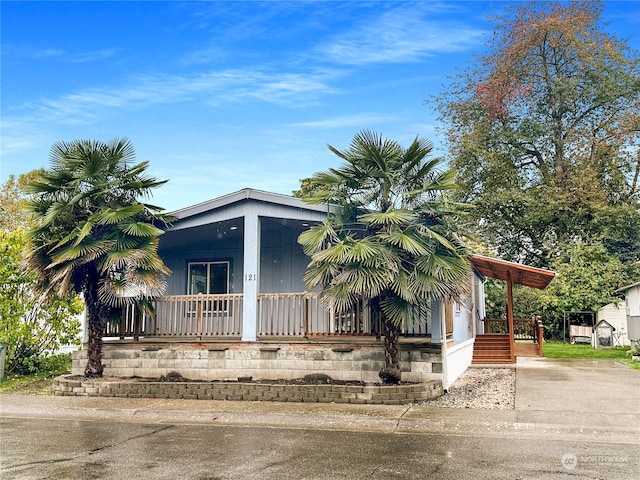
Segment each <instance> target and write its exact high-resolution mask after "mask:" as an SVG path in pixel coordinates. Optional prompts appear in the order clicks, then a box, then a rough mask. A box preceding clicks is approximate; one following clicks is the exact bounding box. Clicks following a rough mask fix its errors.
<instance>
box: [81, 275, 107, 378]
mask: <svg viewBox="0 0 640 480" xmlns="http://www.w3.org/2000/svg"><path fill="white" fill-rule="evenodd" d="M88 276H89V277H91V275H90V274H89V275H88ZM94 279H95V281H92V280H93V279H92V278H88V279H87V283H86V288H85V289H84V290H85V291H84V301H85V306H86V308H87V327H88V331H89V338H88V342H87V366H86V367H85V369H84V376H85V377H89V378H91V377H101V376H102V372H103V371H104V365H102V334H103V333H104V321H103V319H102V308H101V306H100V300H99V298H98V282H97V275H96V277H94Z"/></svg>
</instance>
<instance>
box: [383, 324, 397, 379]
mask: <svg viewBox="0 0 640 480" xmlns="http://www.w3.org/2000/svg"><path fill="white" fill-rule="evenodd" d="M399 333H400V331H399V328H398V326H397V325H395V324H394V323H392V322H390V321H389V320H387V319H386V318H385V319H384V367H383V368H382V370H380V373H379V374H378V375H379V376H380V378H381V379H382V382H383V383H385V384H390V385H394V384H397V383H400V350H399V348H398V337H399Z"/></svg>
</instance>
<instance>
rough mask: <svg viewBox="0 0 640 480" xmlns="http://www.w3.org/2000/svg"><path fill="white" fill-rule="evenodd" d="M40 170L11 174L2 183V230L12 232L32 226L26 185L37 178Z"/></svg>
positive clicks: (0, 188) (0, 190)
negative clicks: (27, 206) (25, 191)
mask: <svg viewBox="0 0 640 480" xmlns="http://www.w3.org/2000/svg"><path fill="white" fill-rule="evenodd" d="M39 172H40V171H39V170H33V171H32V172H29V173H25V174H22V175H20V176H19V177H18V178H17V179H16V177H15V175H9V178H8V179H7V181H6V182H5V183H3V184H2V185H0V207H1V208H2V210H1V211H2V215H0V230H4V231H5V232H12V231H14V230H16V229H18V228H23V229H26V228H28V227H29V226H30V222H31V216H30V215H29V213H28V212H27V211H26V202H27V197H26V195H25V193H24V187H25V185H26V184H27V183H29V181H31V180H33V179H35V178H36V177H37V175H38V174H39Z"/></svg>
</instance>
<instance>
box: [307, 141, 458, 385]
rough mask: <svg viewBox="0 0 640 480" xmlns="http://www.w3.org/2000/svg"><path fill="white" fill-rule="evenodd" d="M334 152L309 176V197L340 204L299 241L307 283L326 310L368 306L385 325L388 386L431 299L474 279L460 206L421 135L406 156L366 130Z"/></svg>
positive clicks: (446, 174)
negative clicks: (336, 161) (402, 339)
mask: <svg viewBox="0 0 640 480" xmlns="http://www.w3.org/2000/svg"><path fill="white" fill-rule="evenodd" d="M329 149H330V150H331V151H332V152H333V153H335V154H336V155H337V156H338V157H340V158H341V159H342V160H344V164H343V165H342V166H341V167H340V168H337V169H330V170H329V171H327V172H321V173H317V174H315V175H314V176H313V178H312V179H311V181H310V182H308V184H309V185H313V188H312V189H310V190H308V193H309V196H308V197H306V198H305V200H307V201H309V202H310V203H328V204H332V205H335V206H337V207H338V208H337V210H336V211H335V212H333V213H330V214H329V216H328V218H327V220H326V221H325V222H324V223H322V224H320V225H318V226H316V227H312V228H311V229H309V230H308V231H306V232H303V233H302V234H301V235H300V238H299V242H300V243H301V244H302V245H303V248H304V251H305V253H307V254H308V255H310V256H311V262H310V264H309V268H308V270H307V273H306V274H305V281H306V282H307V286H308V288H309V289H314V288H316V287H318V286H319V287H321V288H322V298H323V300H324V302H325V304H326V305H327V306H328V307H329V308H330V309H333V310H334V311H339V312H340V311H344V310H347V309H349V308H351V307H352V306H353V305H354V304H355V303H356V302H358V301H359V300H361V299H365V300H367V301H368V302H369V305H370V306H371V308H372V312H373V314H374V316H376V317H377V318H380V319H381V320H382V324H383V325H384V336H385V366H384V368H383V369H382V371H381V372H380V377H381V378H382V380H383V381H384V382H385V383H396V382H398V381H399V380H400V366H399V355H398V335H399V331H400V329H401V328H402V327H404V326H409V325H410V324H411V322H412V321H413V320H414V319H415V315H414V312H415V311H416V310H419V309H426V308H429V306H430V301H431V300H433V299H443V298H452V297H456V296H458V294H459V293H460V292H461V291H462V289H463V288H464V287H463V279H464V278H465V275H467V274H468V272H469V262H468V259H467V255H466V250H465V248H464V246H463V245H462V244H461V242H460V241H459V239H458V237H457V236H456V231H457V227H456V225H457V222H456V221H455V220H456V216H457V214H458V213H459V211H460V207H461V206H460V205H457V204H453V203H450V202H448V200H447V197H446V195H445V193H446V192H448V191H449V190H451V189H452V188H453V187H454V183H453V173H452V172H449V171H445V172H441V171H438V169H437V167H438V165H439V164H440V163H441V159H438V158H435V159H430V158H429V156H430V155H431V152H432V145H431V143H430V142H428V141H427V140H423V139H419V138H417V139H416V140H415V141H414V142H413V143H412V144H411V145H410V146H409V147H408V148H406V149H404V148H402V146H400V145H399V144H398V143H397V142H395V141H392V140H386V139H383V138H382V136H380V135H378V134H375V133H372V132H368V131H363V132H361V133H359V134H357V135H356V136H355V137H354V138H353V140H352V142H351V145H350V148H349V149H347V150H337V149H336V148H334V147H332V146H329Z"/></svg>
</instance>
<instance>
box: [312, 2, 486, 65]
mask: <svg viewBox="0 0 640 480" xmlns="http://www.w3.org/2000/svg"><path fill="white" fill-rule="evenodd" d="M428 13H430V12H424V11H419V10H417V9H416V8H415V5H414V6H413V7H411V8H405V7H402V8H397V9H394V10H390V11H388V12H386V13H384V14H383V15H382V16H380V17H379V18H376V19H371V18H364V19H362V20H361V21H360V23H359V24H356V25H355V26H354V28H353V29H351V30H349V31H347V32H346V33H343V34H340V35H336V36H335V37H334V38H333V39H332V41H330V42H328V43H326V44H323V45H321V46H319V47H318V50H319V51H320V52H321V54H322V55H324V56H325V57H326V58H327V59H328V60H330V61H333V62H337V63H340V64H346V65H364V64H369V63H398V62H416V61H420V60H422V59H423V58H424V57H427V56H431V55H434V54H436V53H449V52H457V51H463V50H468V49H470V48H472V47H474V46H476V45H478V44H479V43H481V37H482V35H483V33H484V31H483V30H482V29H480V28H477V27H472V26H470V25H467V24H463V23H459V22H456V21H451V20H447V21H444V20H443V21H436V20H428V19H426V18H424V17H425V16H426V15H427V14H428Z"/></svg>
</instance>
